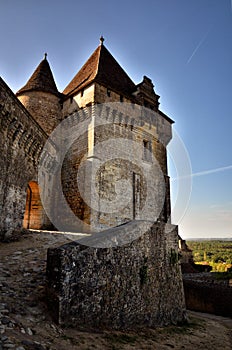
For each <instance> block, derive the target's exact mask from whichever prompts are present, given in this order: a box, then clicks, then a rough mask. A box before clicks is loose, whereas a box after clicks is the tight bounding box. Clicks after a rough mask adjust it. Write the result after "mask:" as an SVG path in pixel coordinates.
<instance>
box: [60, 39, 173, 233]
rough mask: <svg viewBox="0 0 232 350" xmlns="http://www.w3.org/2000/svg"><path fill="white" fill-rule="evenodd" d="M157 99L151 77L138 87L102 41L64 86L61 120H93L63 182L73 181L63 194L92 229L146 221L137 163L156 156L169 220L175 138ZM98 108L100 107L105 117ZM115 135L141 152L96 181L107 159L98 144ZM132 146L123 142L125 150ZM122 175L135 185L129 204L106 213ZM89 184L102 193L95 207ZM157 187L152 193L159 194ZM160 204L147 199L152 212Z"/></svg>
mask: <svg viewBox="0 0 232 350" xmlns="http://www.w3.org/2000/svg"><path fill="white" fill-rule="evenodd" d="M158 100H159V96H158V95H157V94H156V93H155V91H154V85H153V84H152V81H151V79H149V78H147V77H144V78H143V81H142V82H141V83H139V84H138V85H136V84H135V83H134V82H133V81H132V80H131V79H130V77H129V76H128V75H127V73H126V72H125V71H124V70H123V68H122V67H121V66H120V65H119V63H118V62H117V61H116V60H115V58H114V57H113V56H112V55H111V53H110V52H109V51H108V50H107V48H106V47H105V45H104V44H103V39H101V42H100V45H99V46H98V47H97V49H96V50H95V51H94V52H93V54H92V55H91V56H90V57H89V59H88V60H87V61H86V63H85V64H84V65H83V67H82V68H81V69H80V70H79V72H78V73H77V74H76V76H75V77H74V78H73V79H72V81H71V82H70V83H69V84H68V85H67V87H66V88H65V89H64V91H63V110H62V112H63V120H67V123H68V120H71V116H72V121H73V123H75V122H76V123H77V124H76V126H77V128H78V123H79V125H81V122H80V121H81V119H82V120H84V119H86V120H87V118H88V120H89V124H88V127H86V129H88V132H87V131H86V135H84V134H83V135H82V136H81V137H79V138H78V139H76V140H75V142H74V143H73V145H72V147H71V148H70V150H69V152H68V154H67V156H66V157H65V159H64V163H63V165H62V175H61V176H62V183H63V184H72V186H64V187H63V193H64V195H65V198H66V200H67V202H68V204H69V206H70V208H71V210H72V212H73V213H74V214H75V215H76V216H77V217H78V218H79V219H80V220H81V221H84V222H85V223H86V224H87V225H89V227H90V231H99V230H103V229H106V228H109V227H112V226H117V225H120V224H123V223H126V222H128V221H131V220H133V219H145V218H146V219H148V217H145V216H144V215H140V214H139V212H141V210H140V209H141V208H142V207H143V205H144V203H145V201H146V199H147V198H148V197H147V194H148V193H147V188H146V183H145V182H146V181H145V179H144V176H143V174H142V172H141V171H140V170H139V167H140V165H142V167H143V168H146V170H147V171H149V168H151V163H152V162H151V161H150V160H149V157H154V158H155V159H156V160H157V162H158V166H159V168H160V169H159V171H160V172H161V173H162V182H163V183H161V182H160V183H159V186H158V187H159V190H160V191H161V187H162V186H163V187H164V188H163V190H164V191H165V195H164V197H165V198H163V203H162V210H161V212H160V215H159V220H162V221H163V222H168V219H169V217H170V190H169V177H168V170H167V154H166V145H167V144H168V142H169V141H170V139H171V137H172V130H171V126H172V123H173V121H172V120H171V119H170V118H169V117H168V116H167V115H165V114H164V113H163V112H161V111H160V110H159V102H158ZM100 105H101V107H100ZM99 108H102V114H101V113H100V114H101V116H100V115H99V112H100V110H99ZM89 114H91V117H90V116H89ZM103 114H104V116H103ZM87 115H88V117H87ZM102 117H103V118H106V119H107V122H106V123H105V124H104V125H99V120H100V119H101V118H102ZM77 120H78V122H77ZM90 130H91V131H90ZM117 139H121V140H127V141H128V142H129V140H131V147H133V144H136V145H138V152H137V154H134V155H133V157H132V159H131V162H130V167H128V166H126V164H125V162H124V161H123V160H121V161H120V160H115V161H109V162H108V163H107V164H106V165H105V166H102V167H101V169H100V170H99V172H98V173H97V175H96V176H97V177H98V178H97V179H94V178H93V177H92V176H93V175H92V174H93V169H94V168H96V167H98V165H99V164H100V163H99V162H101V161H102V160H103V158H102V154H99V151H97V148H99V147H100V146H99V145H100V144H104V143H105V145H106V144H107V142H108V144H109V143H110V140H117ZM128 142H127V144H128ZM121 147H122V148H123V146H121ZM128 147H130V146H129V145H128ZM128 147H127V146H125V147H124V149H125V148H128ZM75 150H78V153H79V154H78V155H77V154H74V151H75ZM102 152H103V151H102ZM82 159H85V163H86V167H85V175H83V178H84V179H85V181H86V185H85V186H83V187H85V188H83V190H82V194H83V193H84V195H85V199H86V200H84V199H83V196H82V195H81V193H80V191H79V188H78V183H77V182H76V176H77V173H78V170H79V166H80V163H81V160H82ZM134 160H136V161H137V163H138V166H136V165H133V164H132V163H133V161H134ZM97 163H98V164H97ZM120 179H123V180H125V181H127V183H128V190H130V189H131V191H130V192H131V199H130V200H129V202H128V205H127V206H126V207H123V206H122V208H121V210H115V211H114V213H111V214H109V213H106V214H105V213H104V210H103V205H102V203H103V202H104V201H107V200H108V201H110V202H111V203H112V201H113V200H116V196H115V194H116V192H117V191H116V186H117V183H118V181H119V180H120ZM82 182H83V181H82ZM90 183H91V184H92V185H93V187H96V188H97V191H98V192H99V191H100V192H99V201H98V203H97V205H95V206H94V208H93V206H92V205H91V204H92V198H93V190H92V189H90V185H89V184H90ZM79 185H80V183H79ZM79 187H80V186H79ZM158 187H157V188H158ZM157 188H154V189H152V191H151V192H152V193H153V194H154V195H157V194H158V189H157ZM63 193H62V195H63ZM57 203H59V204H60V203H61V201H60V200H57ZM156 203H157V198H154V197H153V198H152V196H151V197H150V199H149V206H150V209H151V210H152V207H153V208H154V207H155V204H156ZM151 210H150V212H151ZM62 212H63V217H62V221H63V223H65V222H66V224H65V225H67V229H68V230H71V231H75V230H77V229H78V228H75V226H73V220H70V219H68V216H67V211H65V210H63V209H62ZM61 215H62V213H61ZM153 219H154V220H156V219H158V217H155V214H154V216H153V217H152V218H151V217H149V220H153ZM62 227H63V226H62Z"/></svg>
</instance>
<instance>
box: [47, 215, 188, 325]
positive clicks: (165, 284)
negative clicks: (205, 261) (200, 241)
mask: <svg viewBox="0 0 232 350" xmlns="http://www.w3.org/2000/svg"><path fill="white" fill-rule="evenodd" d="M147 224H148V223H147V222H143V221H142V222H139V221H138V222H131V223H128V224H126V225H123V226H119V227H117V228H113V229H110V230H107V231H104V232H102V233H101V234H100V237H98V234H94V235H93V236H92V238H87V239H82V241H79V242H72V243H70V244H67V245H64V246H61V247H59V248H53V249H49V250H48V259H47V296H48V300H49V308H50V310H51V313H52V315H53V317H54V320H55V321H56V322H58V323H59V324H61V325H65V326H73V327H77V328H81V329H82V328H89V327H91V328H102V327H105V328H114V329H125V328H134V327H136V326H138V327H143V326H149V327H153V326H161V325H167V324H172V323H173V324H176V323H179V322H183V321H185V317H186V315H185V302H184V294H183V286H182V278H181V271H180V265H179V262H178V259H177V256H178V254H177V249H178V247H177V245H178V242H177V227H175V226H172V225H169V227H168V229H165V225H164V224H160V223H159V224H158V223H157V224H155V225H153V227H152V228H149V225H148V226H147ZM146 227H147V230H146V229H145V228H146ZM134 230H135V231H136V230H137V231H136V232H137V233H138V237H137V238H136V239H135V240H133V242H131V243H130V242H128V243H126V244H124V245H121V246H114V247H111V248H93V247H91V246H89V245H90V244H91V243H92V244H93V246H97V245H98V244H99V242H100V244H102V242H103V240H105V243H107V242H108V243H109V241H110V240H111V243H112V245H113V242H114V243H115V242H116V241H117V238H118V243H119V242H120V239H122V241H121V243H122V242H123V237H124V238H125V242H126V237H127V239H130V235H131V234H133V231H134ZM135 231H134V232H135ZM145 231H146V232H145ZM95 237H96V238H95ZM81 242H82V244H80V243H81ZM86 244H87V245H86ZM106 246H107V244H106Z"/></svg>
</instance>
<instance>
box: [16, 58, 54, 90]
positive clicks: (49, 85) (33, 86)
mask: <svg viewBox="0 0 232 350" xmlns="http://www.w3.org/2000/svg"><path fill="white" fill-rule="evenodd" d="M27 91H43V92H50V93H51V94H54V95H60V93H59V91H58V90H57V87H56V83H55V80H54V78H53V74H52V71H51V68H50V65H49V63H48V61H47V55H46V54H45V57H44V59H43V60H42V61H41V62H40V64H39V65H38V67H37V68H36V70H35V71H34V73H33V74H32V76H31V77H30V79H29V80H28V81H27V83H26V85H24V86H23V87H22V88H21V89H20V90H19V91H18V92H17V93H16V95H21V94H22V93H24V92H27Z"/></svg>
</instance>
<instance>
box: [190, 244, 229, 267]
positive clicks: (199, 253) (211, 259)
mask: <svg viewBox="0 0 232 350" xmlns="http://www.w3.org/2000/svg"><path fill="white" fill-rule="evenodd" d="M187 244H188V246H189V248H190V249H192V251H193V259H194V262H195V263H196V264H205V265H210V266H212V271H214V272H216V271H218V272H225V271H227V270H228V269H231V268H232V241H221V240H205V241H204V240H201V241H187Z"/></svg>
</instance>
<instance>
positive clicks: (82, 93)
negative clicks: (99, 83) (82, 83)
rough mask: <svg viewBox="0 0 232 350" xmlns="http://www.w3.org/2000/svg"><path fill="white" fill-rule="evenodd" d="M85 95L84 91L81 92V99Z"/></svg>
mask: <svg viewBox="0 0 232 350" xmlns="http://www.w3.org/2000/svg"><path fill="white" fill-rule="evenodd" d="M83 95H84V89H82V90H81V97H83Z"/></svg>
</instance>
